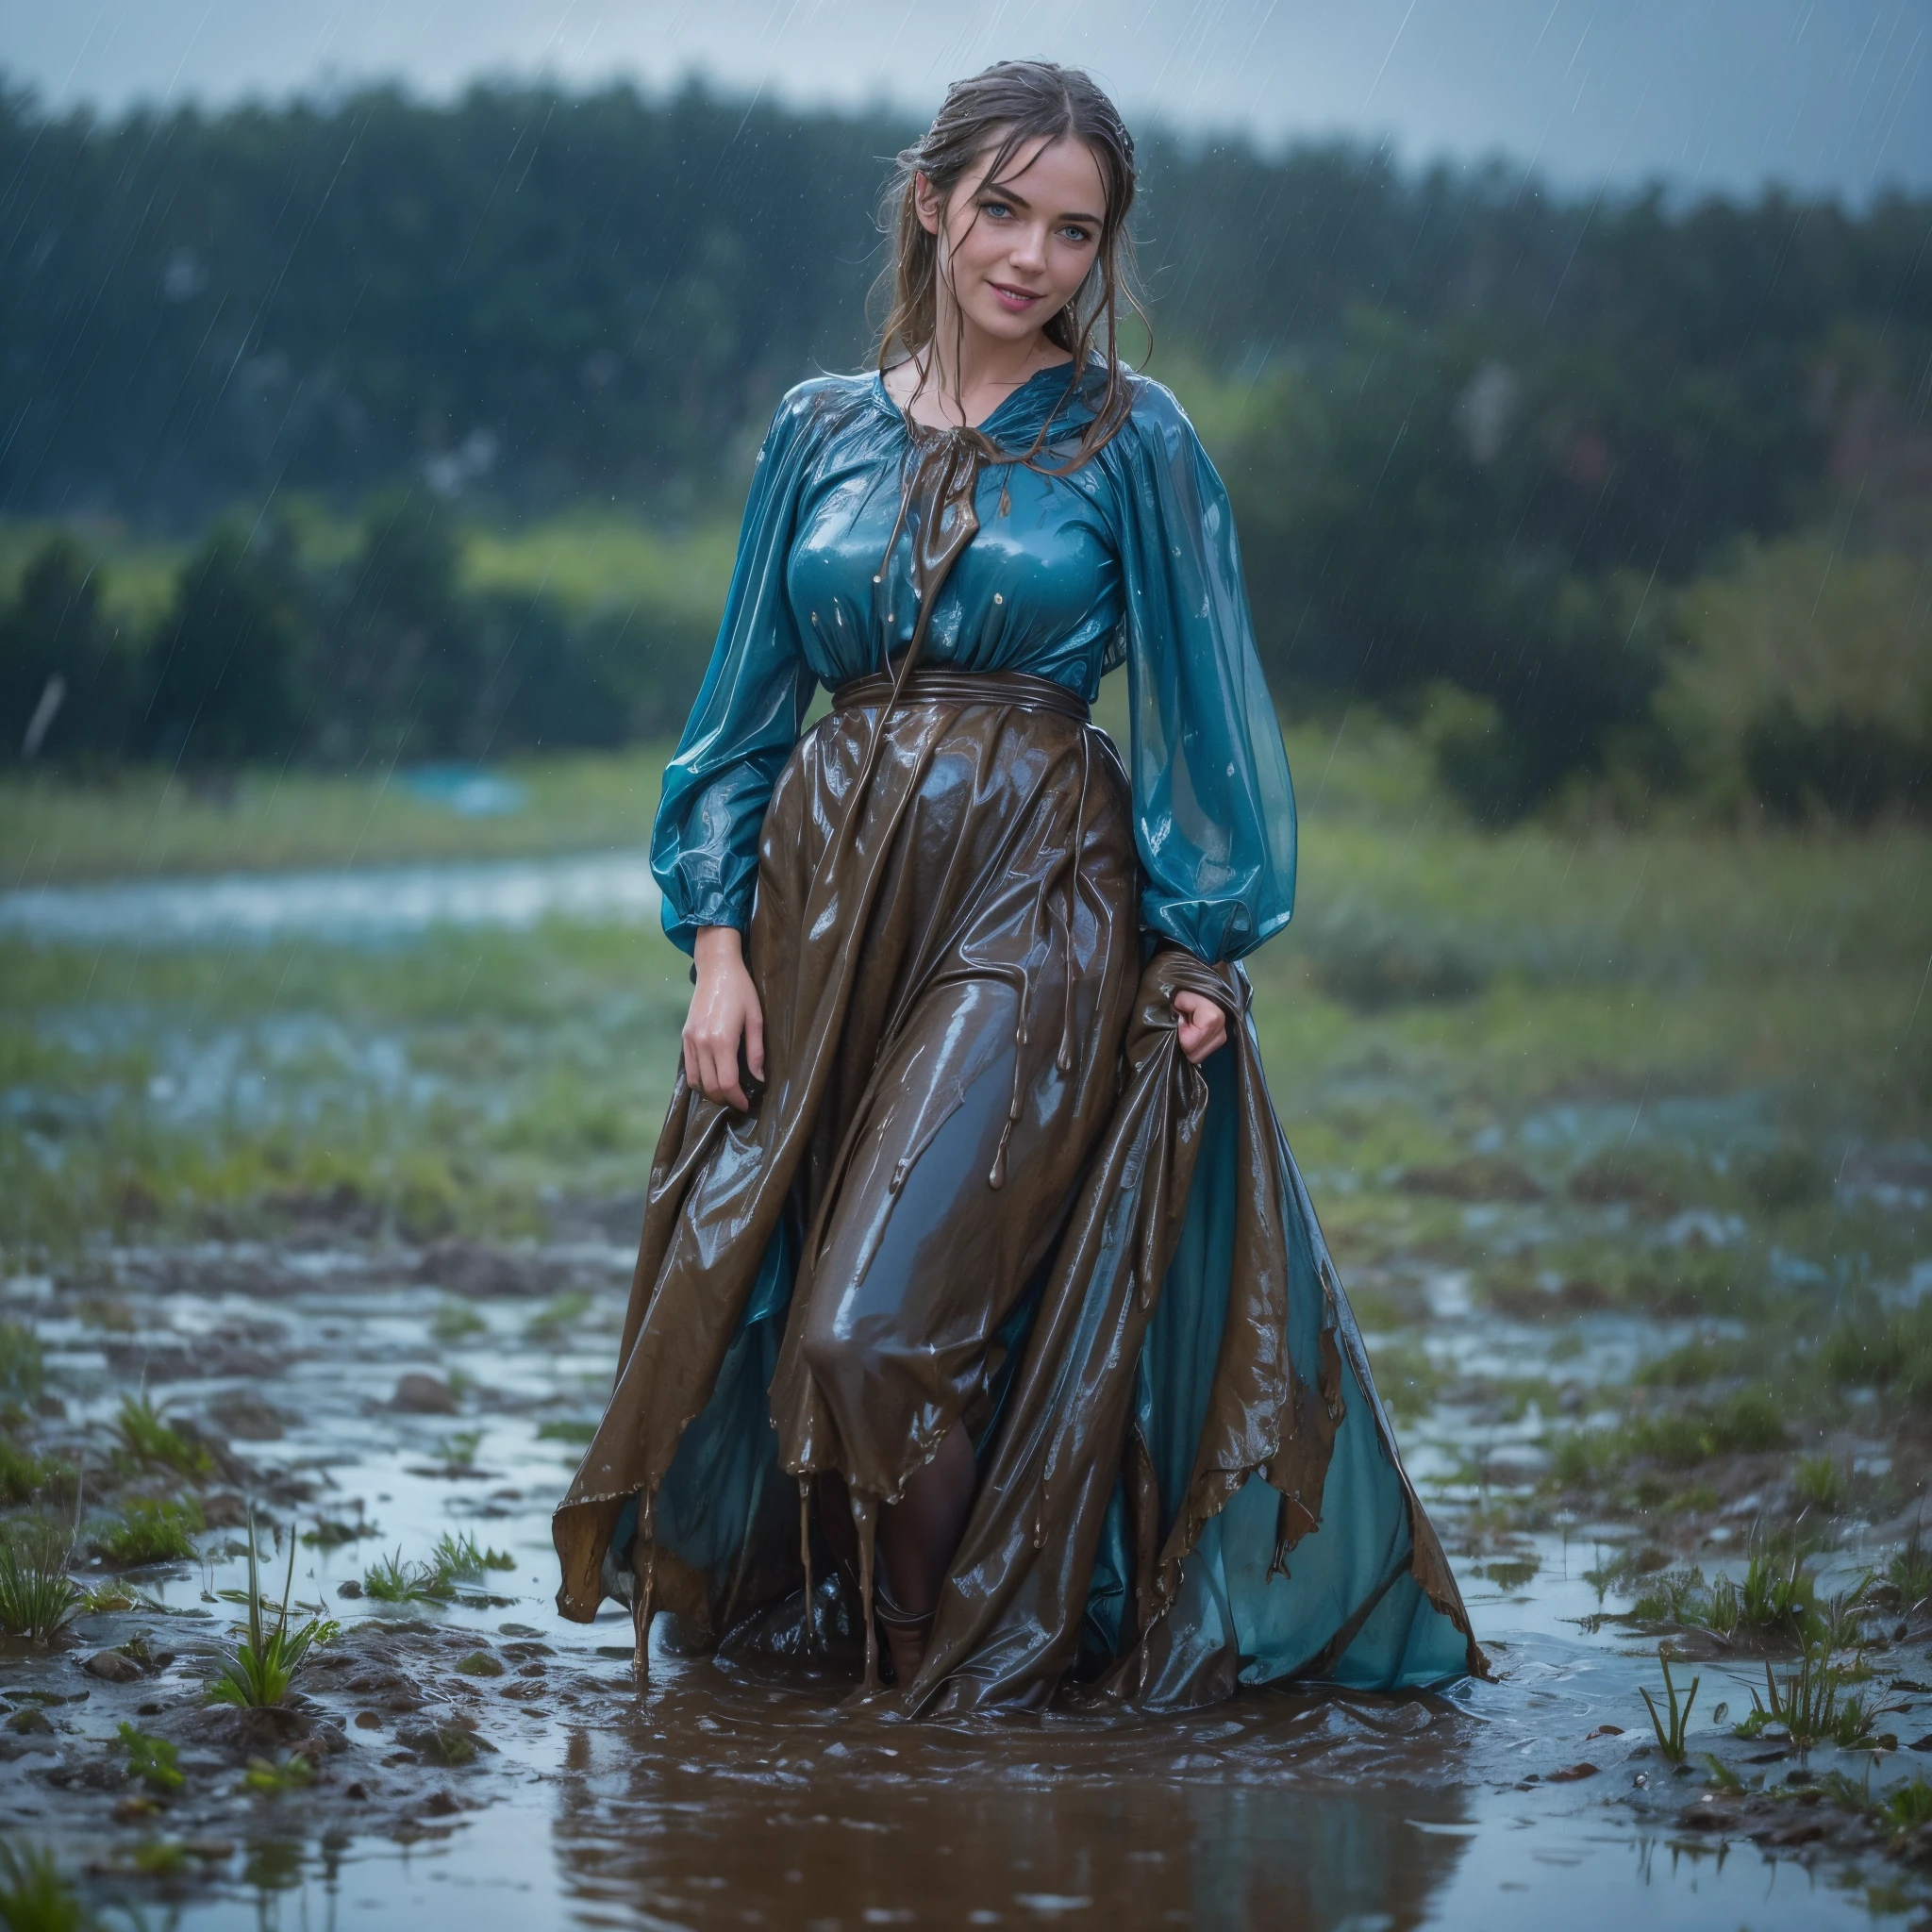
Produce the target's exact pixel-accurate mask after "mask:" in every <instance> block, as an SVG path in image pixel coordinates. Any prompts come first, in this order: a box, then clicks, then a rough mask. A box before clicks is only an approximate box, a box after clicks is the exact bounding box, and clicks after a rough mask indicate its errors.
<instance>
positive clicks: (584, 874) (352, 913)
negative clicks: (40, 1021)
mask: <svg viewBox="0 0 1932 1932" xmlns="http://www.w3.org/2000/svg"><path fill="white" fill-rule="evenodd" d="M657 913H658V886H657V881H656V880H655V879H653V878H652V876H651V869H650V863H649V860H648V859H647V858H646V857H645V855H644V854H642V853H641V852H616V853H596V854H591V855H587V856H583V857H577V858H535V859H512V860H507V861H502V862H496V863H491V864H476V865H416V866H370V867H366V868H358V869H355V870H344V871H339V872H300V873H264V874H250V873H231V874H224V875H223V876H221V877H218V878H208V879H194V878H189V879H157V880H143V881H140V882H137V883H130V884H118V885H105V886H50V887H42V888H39V889H36V890H33V891H14V892H0V935H8V934H17V935H19V936H20V937H22V938H25V939H30V940H39V941H45V942H51V943H64V944H69V945H100V944H108V943H116V942H120V943H133V944H137V945H145V946H176V945H178V946H189V945H209V944H219V943H223V942H226V941H239V942H242V943H244V944H246V943H251V942H252V943H258V944H259V943H265V942H267V941H272V940H276V939H284V938H294V937H301V938H305V939H311V940H340V941H349V942H363V943H366V942H369V941H381V940H389V939H404V938H408V937H412V936H414V935H416V934H419V933H422V932H425V931H427V930H428V929H429V928H430V927H431V926H436V925H458V926H496V927H505V928H510V929H516V930H523V929H527V928H528V927H530V926H533V925H536V924H538V923H539V922H540V921H542V920H545V919H567V920H575V921H603V922H613V923H616V924H625V925H642V924H647V923H649V922H650V921H651V920H653V919H655V918H656V917H657Z"/></svg>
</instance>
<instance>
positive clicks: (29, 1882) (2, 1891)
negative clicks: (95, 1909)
mask: <svg viewBox="0 0 1932 1932" xmlns="http://www.w3.org/2000/svg"><path fill="white" fill-rule="evenodd" d="M95 1923H96V1922H95V1919H94V1916H93V1914H92V1912H91V1911H89V1910H88V1908H87V1907H86V1906H85V1905H84V1904H83V1903H82V1902H81V1897H80V1894H79V1893H78V1892H77V1891H75V1889H74V1887H73V1886H72V1885H71V1884H70V1883H69V1882H68V1880H67V1879H66V1877H65V1876H64V1875H63V1874H62V1873H61V1870H60V1866H59V1862H58V1860H57V1859H56V1858H55V1857H54V1854H53V1852H52V1851H51V1850H49V1849H48V1848H47V1847H46V1846H45V1845H29V1844H17V1843H16V1844H9V1843H7V1842H6V1841H5V1840H0V1924H5V1925H6V1926H7V1928H8V1932H88V1928H89V1927H91V1926H92V1925H93V1924H95Z"/></svg>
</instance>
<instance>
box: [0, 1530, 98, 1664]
mask: <svg viewBox="0 0 1932 1932" xmlns="http://www.w3.org/2000/svg"><path fill="white" fill-rule="evenodd" d="M73 1557H74V1539H73V1537H72V1536H71V1535H70V1534H69V1533H68V1532H67V1531H65V1530H63V1529H62V1528H61V1527H60V1526H59V1525H58V1524H55V1523H53V1522H50V1521H49V1520H48V1519H47V1518H46V1517H43V1516H28V1517H21V1518H16V1519H15V1520H14V1521H13V1522H11V1523H9V1524H6V1525H4V1527H0V1630H5V1631H6V1632H7V1634H8V1636H10V1637H25V1638H26V1639H28V1640H29V1641H31V1642H34V1643H51V1642H52V1641H54V1639H55V1638H56V1637H57V1636H58V1634H59V1632H60V1629H61V1627H62V1625H64V1624H66V1623H67V1621H68V1619H69V1618H70V1617H72V1616H73V1615H74V1614H75V1611H76V1610H77V1609H79V1607H80V1606H81V1603H82V1592H81V1591H80V1589H79V1588H78V1586H77V1585H76V1584H75V1582H74V1580H73V1579H72V1578H71V1577H70V1576H69V1575H68V1574H67V1566H68V1564H69V1563H70V1562H71V1561H72V1560H73Z"/></svg>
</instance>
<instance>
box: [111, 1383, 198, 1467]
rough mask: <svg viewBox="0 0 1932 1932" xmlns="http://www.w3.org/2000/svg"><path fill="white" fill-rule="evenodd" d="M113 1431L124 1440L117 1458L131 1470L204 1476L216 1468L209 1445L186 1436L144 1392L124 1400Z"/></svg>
mask: <svg viewBox="0 0 1932 1932" xmlns="http://www.w3.org/2000/svg"><path fill="white" fill-rule="evenodd" d="M114 1433H115V1434H116V1435H117V1436H118V1437H119V1438H120V1440H121V1447H120V1448H119V1450H118V1451H116V1457H117V1459H118V1461H119V1462H120V1463H121V1465H122V1467H123V1468H124V1469H125V1470H127V1471H129V1472H133V1471H139V1470H152V1469H162V1470H173V1471H174V1472H175V1474H177V1475H185V1476H201V1475H206V1474H208V1472H209V1471H210V1470H212V1469H213V1467H214V1457H213V1456H212V1455H211V1454H210V1453H209V1451H208V1445H207V1444H206V1443H205V1442H200V1441H195V1440H193V1439H192V1437H189V1436H186V1435H184V1434H183V1433H182V1432H181V1431H180V1430H179V1429H178V1428H176V1427H175V1424H173V1423H171V1422H169V1421H168V1420H167V1419H166V1418H165V1417H164V1416H163V1415H162V1414H161V1412H160V1410H159V1409H158V1408H157V1407H155V1405H154V1403H153V1401H152V1400H151V1399H150V1398H149V1397H148V1396H146V1395H144V1394H143V1395H129V1396H126V1397H125V1398H124V1399H123V1401H122V1404H121V1413H120V1414H119V1416H117V1417H116V1418H115V1422H114Z"/></svg>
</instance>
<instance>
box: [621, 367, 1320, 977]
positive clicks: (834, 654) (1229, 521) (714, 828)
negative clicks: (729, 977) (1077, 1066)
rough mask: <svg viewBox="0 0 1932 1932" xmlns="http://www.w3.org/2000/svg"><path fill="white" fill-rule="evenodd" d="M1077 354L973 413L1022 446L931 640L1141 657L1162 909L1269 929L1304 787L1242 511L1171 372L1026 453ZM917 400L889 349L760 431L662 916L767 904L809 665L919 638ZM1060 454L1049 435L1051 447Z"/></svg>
mask: <svg viewBox="0 0 1932 1932" xmlns="http://www.w3.org/2000/svg"><path fill="white" fill-rule="evenodd" d="M1068 378H1069V372H1068V370H1067V369H1066V368H1065V367H1064V366H1063V367H1061V368H1058V369H1047V370H1042V371H1041V372H1040V374H1038V375H1035V376H1033V377H1032V378H1031V379H1030V380H1029V381H1027V382H1025V383H1024V384H1022V386H1021V387H1020V388H1019V389H1017V390H1015V391H1013V393H1012V394H1011V395H1010V396H1008V398H1007V400H1006V401H1005V402H1004V403H1002V404H1001V405H1000V407H999V408H997V409H995V410H994V411H993V413H992V414H991V416H990V417H988V418H987V419H986V421H985V422H984V423H982V424H981V425H979V426H980V429H981V431H982V432H983V433H984V434H985V435H986V436H987V437H989V438H991V440H992V441H995V442H996V443H997V444H998V445H999V447H1000V448H1002V449H1004V450H1009V451H1011V452H1013V454H1014V457H1015V458H1016V459H1015V460H1014V461H1013V462H1011V463H1008V464H998V465H989V466H988V467H987V468H986V470H985V471H984V472H983V473H982V475H980V477H979V481H978V486H977V493H976V497H975V507H976V508H977V510H978V513H979V530H978V533H977V534H976V535H975V536H974V539H973V541H971V542H970V543H969V544H968V545H967V547H966V550H965V552H964V553H963V555H961V556H960V558H958V561H957V562H956V563H955V564H954V566H953V568H952V571H951V573H950V574H949V575H948V576H947V577H946V580H945V582H944V584H943V585H942V586H941V591H940V594H939V596H938V598H937V599H936V600H935V603H934V607H933V613H932V619H931V623H930V625H929V626H928V628H927V632H926V637H925V641H924V643H923V644H922V645H921V647H920V658H919V661H920V662H921V663H922V664H926V665H932V666H939V665H946V666H950V667H952V668H954V669H956V670H961V671H1025V672H1030V673H1031V674H1032V675H1034V676H1036V677H1050V678H1054V679H1056V680H1057V681H1058V682H1059V683H1061V684H1064V685H1066V686H1067V687H1068V689H1070V690H1072V691H1077V692H1078V693H1079V694H1080V695H1081V696H1082V697H1084V698H1086V699H1087V700H1088V701H1089V702H1090V703H1091V701H1092V699H1093V696H1094V694H1095V693H1096V692H1097V691H1098V690H1099V688H1100V680H1101V677H1102V675H1103V674H1105V673H1106V672H1108V671H1110V670H1112V669H1114V668H1115V666H1117V665H1120V664H1123V663H1124V664H1125V665H1126V667H1127V684H1128V696H1129V703H1130V709H1131V714H1132V722H1133V730H1132V742H1131V744H1130V745H1129V747H1128V750H1127V765H1128V770H1129V773H1130V775H1131V778H1132V783H1133V793H1134V813H1135V830H1136V838H1137V841H1138V843H1139V847H1140V858H1141V874H1142V878H1141V921H1142V923H1143V924H1145V925H1146V926H1148V927H1151V928H1152V929H1153V930H1155V931H1156V932H1158V933H1162V934H1164V935H1166V937H1167V938H1169V939H1171V940H1173V941H1175V942H1177V943H1178V944H1180V945H1182V946H1184V947H1185V948H1186V949H1187V950H1188V951H1189V952H1191V953H1192V954H1194V955H1195V956H1196V957H1197V958H1202V959H1207V960H1210V961H1217V960H1222V959H1230V958H1237V957H1238V956H1239V955H1241V954H1242V953H1245V952H1247V951H1249V950H1250V949H1251V948H1252V947H1254V946H1257V945H1259V944H1260V942H1261V941H1263V940H1265V939H1266V938H1267V937H1268V936H1269V935H1270V934H1271V933H1273V932H1275V931H1278V930H1279V929H1280V927H1281V926H1283V925H1285V924H1287V922H1288V917H1289V913H1290V911H1291V908H1292V907H1293V903H1294V868H1295V811H1294V792H1293V789H1292V786H1291V782H1290V778H1289V773H1288V758H1287V755H1286V753H1285V752H1284V751H1283V749H1282V744H1281V732H1280V729H1279V726H1278V725H1277V724H1276V721H1275V715H1274V704H1273V702H1272V701H1271V699H1270V697H1269V694H1268V688H1267V686H1266V684H1265V683H1264V682H1263V680H1262V676H1261V670H1260V666H1259V664H1258V663H1257V660H1256V657H1255V641H1254V632H1253V627H1252V625H1251V623H1250V620H1249V616H1248V605H1247V597H1246V594H1245V592H1244V591H1243V589H1242V585H1241V556H1240V552H1239V550H1238V548H1237V546H1236V543H1235V533H1234V519H1233V517H1232V515H1231V514H1230V512H1229V508H1228V502H1227V494H1226V491H1224V489H1223V488H1222V484H1221V479H1220V477H1219V476H1217V475H1215V474H1214V468H1213V465H1212V464H1211V463H1209V461H1208V456H1207V453H1206V451H1204V450H1203V449H1202V447H1201V443H1200V439H1199V438H1198V437H1197V436H1196V435H1195V434H1194V429H1193V425H1191V423H1190V422H1189V421H1188V419H1187V417H1186V415H1185V414H1184V413H1183V412H1182V410H1181V407H1180V405H1179V404H1178V403H1177V402H1175V400H1174V397H1173V396H1172V395H1171V394H1170V393H1169V392H1168V391H1166V390H1165V389H1163V388H1162V387H1161V386H1160V385H1159V384H1158V383H1157V382H1151V381H1148V380H1147V379H1146V378H1144V377H1141V376H1133V377H1130V378H1128V379H1129V381H1130V384H1131V392H1132V402H1133V408H1132V413H1131V414H1130V416H1129V417H1128V419H1127V421H1126V423H1125V425H1124V426H1123V428H1122V429H1121V431H1120V433H1119V434H1118V435H1116V436H1115V437H1114V438H1113V439H1112V440H1111V441H1109V442H1108V444H1107V445H1106V446H1105V447H1104V448H1103V449H1102V450H1101V451H1100V453H1099V454H1098V455H1097V456H1094V457H1092V458H1090V459H1089V460H1088V461H1087V462H1085V463H1083V464H1082V465H1081V466H1080V467H1079V468H1078V469H1076V470H1074V471H1073V472H1072V473H1071V474H1068V475H1043V474H1041V468H1028V467H1026V465H1025V464H1024V463H1023V462H1021V461H1019V460H1018V458H1020V457H1022V456H1024V454H1025V453H1026V451H1027V450H1029V449H1030V448H1031V447H1032V445H1033V443H1034V440H1035V438H1036V436H1037V435H1038V434H1039V433H1040V431H1041V428H1042V426H1045V427H1046V428H1047V430H1048V442H1047V450H1048V452H1052V451H1054V450H1058V451H1059V452H1060V453H1061V455H1062V456H1064V455H1066V454H1070V453H1071V450H1072V447H1073V445H1074V442H1075V441H1076V440H1077V437H1078V432H1079V429H1080V427H1081V425H1083V424H1084V423H1085V422H1087V421H1088V420H1089V415H1088V403H1087V393H1089V392H1091V390H1090V391H1085V392H1082V393H1079V394H1075V393H1074V392H1073V391H1072V390H1071V387H1070V383H1069V379H1068ZM907 454H908V437H907V433H906V422H905V418H904V417H903V416H902V415H901V413H900V411H899V408H898V406H897V405H896V404H895V403H893V401H892V400H891V397H890V396H889V395H888V394H887V392H886V388H885V385H884V383H883V382H882V381H881V380H880V378H879V377H878V376H877V375H835V376H824V377H820V378H818V379H816V380H814V381H811V382H805V383H801V384H800V385H799V386H798V387H797V388H796V389H794V390H792V391H791V393H790V394H789V395H787V396H786V398H785V399H784V401H783V402H782V403H781V404H780V405H779V406H778V413H777V415H776V417H775V418H774V420H773V423H772V427H771V430H770V432H769V434H768V435H767V436H766V438H765V441H764V446H763V448H762V449H760V450H759V452H758V465H757V470H756V474H755V475H754V476H753V479H752V487H751V495H750V499H749V501H748V502H747V503H746V505H745V510H744V526H743V529H742V532H741V536H740V538H739V546H738V562H737V566H736V569H735V570H734V572H733V574H732V579H731V592H730V595H729V597H728V599H727V600H726V603H725V606H724V622H723V624H722V625H721V626H720V627H719V632H718V642H717V646H716V648H715V650H714V651H713V652H712V655H711V663H710V668H709V670H708V672H707V673H706V675H705V681H704V685H703V688H702V689H701V690H700V691H699V692H698V697H697V703H696V704H695V706H694V707H693V708H692V710H691V722H690V724H687V725H686V726H685V731H684V737H683V740H682V741H680V743H679V744H678V747H677V752H676V755H675V757H674V758H673V759H672V760H671V763H670V766H669V767H668V768H667V770H666V772H665V774H664V796H663V802H662V804H661V805H660V806H659V808H658V822H657V825H656V828H655V830H654V831H653V834H652V838H651V869H652V872H653V873H654V874H656V877H657V880H658V885H659V887H660V888H661V889H662V891H663V894H664V904H663V919H664V929H665V931H666V932H667V933H669V934H670V936H671V937H672V939H673V940H674V941H676V943H677V944H678V945H680V946H682V947H683V948H684V949H685V950H686V951H687V952H689V951H690V950H691V943H692V940H693V937H694V935H695V933H696V931H697V929H698V928H699V927H700V926H707V925H732V926H737V927H739V928H740V929H741V930H742V929H743V928H744V927H745V926H747V925H748V924H749V923H750V916H751V902H752V894H753V891H754V888H755V887H756V885H757V881H758V831H759V827H760V825H761V824H762V823H763V820H764V815H765V808H766V805H767V803H768V802H769V801H770V798H771V795H772V788H773V786H774V783H775V782H776V780H777V776H778V774H779V772H780V770H781V769H782V768H783V766H784V763H785V760H786V758H788V757H790V755H791V748H792V746H793V744H794V743H795V742H796V741H797V739H798V734H799V729H800V726H801V724H802V723H803V720H804V717H805V713H806V710H807V708H808V706H809V704H810V702H811V698H812V693H813V691H814V690H815V688H816V687H817V686H819V685H821V684H823V685H825V686H827V687H830V686H835V685H838V684H841V683H843V682H844V681H845V680H846V679H848V678H852V677H859V676H863V675H867V674H869V673H873V672H877V671H880V670H883V669H885V668H886V662H887V659H888V658H889V657H891V658H896V657H897V656H898V655H899V654H900V653H901V652H902V651H904V649H905V648H906V646H907V644H908V642H909V641H910V640H911V635H912V628H913V625H914V622H915V619H916V616H917V607H916V604H915V602H914V599H913V595H912V579H911V557H912V540H911V537H910V535H909V533H902V534H901V535H900V537H899V540H898V541H897V543H896V544H895V545H894V547H893V551H892V555H891V558H890V559H889V560H888V561H887V564H886V567H885V568H883V569H882V568H881V559H882V558H884V557H885V550H886V544H887V542H888V541H889V540H890V539H891V535H892V528H893V525H894V524H895V523H896V522H897V521H898V517H899V504H900V495H901V489H902V481H903V476H904V474H905V472H904V467H903V466H904V464H905V461H906V458H907ZM1055 460H1056V458H1054V456H1053V455H1051V454H1046V455H1043V456H1040V457H1036V458H1035V461H1036V463H1040V464H1041V465H1042V467H1043V466H1045V465H1047V464H1050V463H1052V462H1053V461H1055Z"/></svg>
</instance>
